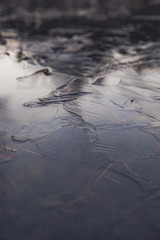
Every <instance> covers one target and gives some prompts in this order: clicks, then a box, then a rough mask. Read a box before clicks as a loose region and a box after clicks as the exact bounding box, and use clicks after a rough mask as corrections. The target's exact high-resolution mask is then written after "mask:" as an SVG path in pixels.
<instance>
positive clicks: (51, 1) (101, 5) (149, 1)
mask: <svg viewBox="0 0 160 240" xmlns="http://www.w3.org/2000/svg"><path fill="white" fill-rule="evenodd" d="M0 4H1V5H3V6H5V7H8V8H9V7H10V8H16V7H24V8H27V9H30V10H35V9H37V8H56V9H59V10H64V9H65V10H71V9H89V8H90V9H91V8H92V9H96V10H97V12H99V11H102V12H104V11H113V12H117V11H119V10H120V9H121V10H123V11H125V10H126V9H127V10H130V11H137V10H139V11H142V10H143V11H144V12H146V13H149V12H150V13H158V12H159V9H160V0H134V1H133V0H81V1H76V0H65V1H64V0H27V1H25V0H1V3H0Z"/></svg>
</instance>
